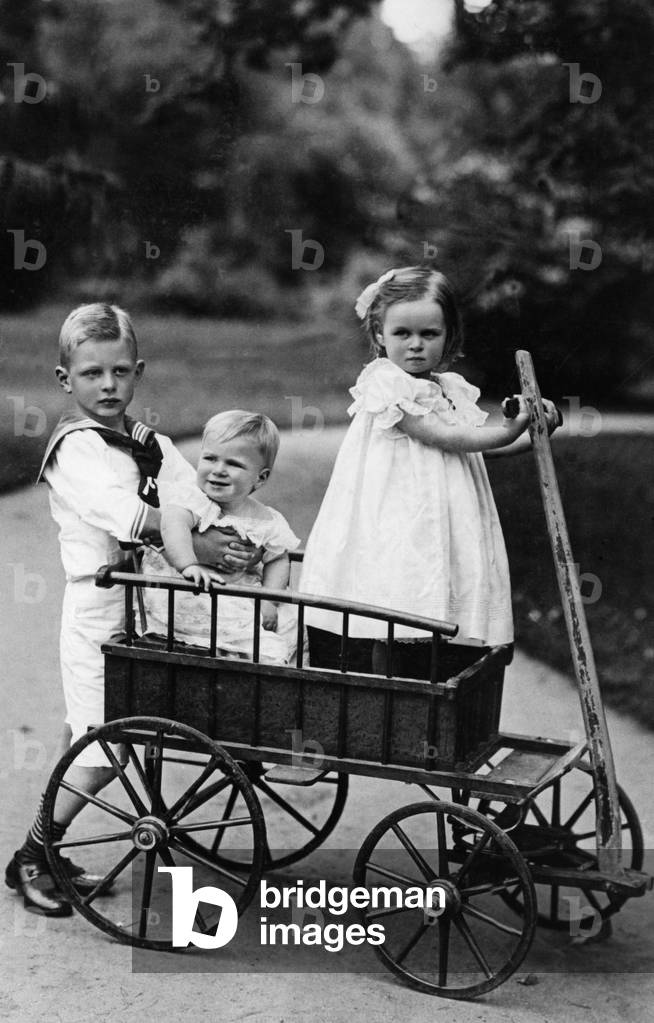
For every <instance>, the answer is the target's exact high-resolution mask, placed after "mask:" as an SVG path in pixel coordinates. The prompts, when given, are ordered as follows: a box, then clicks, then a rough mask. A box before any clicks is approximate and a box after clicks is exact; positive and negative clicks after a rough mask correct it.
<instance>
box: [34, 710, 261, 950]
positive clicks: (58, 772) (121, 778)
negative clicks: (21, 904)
mask: <svg viewBox="0 0 654 1023" xmlns="http://www.w3.org/2000/svg"><path fill="white" fill-rule="evenodd" d="M110 743H111V744H114V743H122V744H124V748H125V750H126V756H127V763H126V764H125V766H121V764H120V763H119V759H118V758H117V756H116V752H115V750H114V749H113V748H112V746H111V745H110ZM180 745H183V747H184V748H185V749H186V748H188V749H189V750H190V751H191V752H189V754H188V760H187V763H186V770H185V771H184V772H183V773H182V774H180V772H179V771H178V770H177V769H174V770H171V769H170V765H168V764H167V763H166V760H165V757H166V755H167V753H168V751H169V750H171V749H178V748H179V747H180ZM90 746H93V747H94V752H97V753H98V754H99V755H100V756H102V755H103V754H104V756H105V758H106V764H107V766H110V765H111V766H112V767H113V769H114V774H115V777H114V779H113V780H112V781H111V782H110V784H109V785H108V786H107V787H106V788H104V789H103V790H102V791H101V792H99V793H98V795H96V796H92V795H89V794H88V793H86V792H84V791H83V790H82V789H80V788H79V786H78V778H77V777H76V775H77V772H78V770H79V768H76V767H75V766H74V761H75V759H76V757H77V756H79V754H80V753H81V752H82V750H86V749H87V748H88V747H90ZM139 747H143V753H144V757H145V762H146V763H149V764H150V765H152V766H151V769H149V770H148V771H146V770H145V769H144V767H143V764H142V762H141V759H140V757H139V753H140V749H139ZM195 755H197V756H198V757H199V759H198V761H197V762H195V761H194V759H193V757H194V756H195ZM120 759H123V758H122V757H121V758H120ZM193 763H195V767H194V768H193V769H190V767H189V765H191V764H193ZM226 790H230V791H232V790H234V791H237V792H238V793H239V799H240V805H241V807H242V813H241V814H240V816H239V817H236V816H232V817H231V818H230V819H229V820H228V821H225V820H224V819H223V817H222V815H221V812H220V809H217V808H216V798H217V797H219V796H220V794H221V793H223V792H224V791H226ZM63 792H69V793H74V794H77V795H78V796H79V797H80V798H81V799H83V801H84V804H85V805H84V806H83V808H82V810H81V811H80V813H79V814H78V816H77V817H76V818H75V820H74V821H73V824H72V825H71V827H70V828H69V830H68V831H67V832H66V834H65V836H64V838H63V840H62V841H60V842H52V841H51V837H50V836H51V825H52V815H53V809H54V806H55V802H56V799H57V796H58V794H59V793H63ZM44 814H45V822H46V823H45V831H46V835H45V846H46V852H47V854H48V860H49V862H50V867H51V870H52V874H53V877H54V878H55V880H56V882H57V885H58V887H59V888H60V889H61V891H62V892H63V893H64V895H65V896H66V898H67V899H69V901H70V902H71V904H72V905H73V906H74V908H75V909H77V910H78V911H79V912H80V913H81V914H82V916H84V917H86V919H87V920H90V922H91V923H93V924H95V926H96V927H99V928H100V929H101V930H103V931H106V932H107V933H108V934H111V935H112V936H113V937H114V938H116V939H117V940H118V941H121V942H124V943H125V944H131V945H135V946H137V947H139V948H151V949H170V948H171V947H172V920H171V883H172V878H171V875H170V874H168V873H159V871H158V868H159V867H176V866H192V867H194V874H193V887H194V889H197V888H199V887H202V886H203V885H212V886H214V887H217V888H221V889H222V890H223V891H225V892H227V893H228V894H229V895H230V896H231V898H232V899H233V900H234V902H235V903H236V908H237V910H238V912H239V914H241V913H242V912H243V910H244V909H245V908H246V906H247V905H248V903H249V902H250V901H251V899H252V897H253V896H254V894H255V892H256V891H257V887H258V884H259V880H260V878H261V874H262V870H263V863H264V857H265V850H266V831H265V824H264V820H263V814H262V812H261V807H260V805H259V801H258V799H257V797H256V795H255V793H254V791H253V789H252V785H251V784H250V782H249V781H248V779H247V778H246V777H245V775H244V774H243V772H242V771H241V769H240V767H239V766H238V764H236V763H235V761H234V760H233V759H232V758H231V757H230V756H229V755H228V754H227V753H226V752H225V751H224V750H223V749H222V748H221V747H220V746H219V745H218V744H217V743H215V742H213V741H212V740H211V739H208V738H207V737H206V736H205V735H203V734H202V733H201V732H198V731H196V730H195V729H194V728H189V727H187V726H186V725H182V724H179V723H177V722H174V721H169V720H166V719H163V718H124V719H121V720H119V721H113V722H110V723H109V724H105V725H102V726H101V727H100V728H97V729H94V730H92V731H90V732H88V733H87V735H85V736H84V737H83V738H81V739H79V740H78V742H76V743H74V745H73V746H71V748H70V750H69V751H68V752H67V753H66V755H65V756H64V757H63V758H62V759H61V760H60V761H59V763H58V764H57V766H56V768H55V770H54V772H53V774H52V777H51V779H50V782H49V784H48V787H47V790H46V793H45V801H44ZM226 830H229V831H230V833H234V834H236V833H238V841H239V842H240V843H242V844H243V845H244V846H245V847H247V848H248V849H249V856H248V863H249V868H248V871H247V872H246V873H236V872H234V871H230V870H227V869H226V868H224V867H221V866H220V865H219V864H217V863H216V862H215V860H212V859H210V858H209V857H207V856H206V855H204V854H203V853H202V852H199V851H198V850H197V849H195V848H191V847H190V845H189V842H188V838H189V836H191V835H196V834H202V835H204V834H207V835H215V834H217V833H222V832H223V831H226ZM69 851H70V853H71V854H73V855H74V857H75V858H76V859H77V858H79V859H80V860H82V859H83V865H84V867H85V869H86V870H87V871H89V872H91V873H93V874H95V875H98V876H99V877H100V878H101V879H102V880H101V881H100V882H99V883H98V885H97V886H96V888H95V889H94V890H93V891H91V892H89V893H87V894H84V895H82V894H81V893H80V892H78V891H77V889H76V888H75V887H74V885H73V884H72V882H71V880H70V878H69V873H68V871H67V870H66V867H65V861H64V860H63V858H62V857H61V856H60V854H66V855H67V854H68V852H69ZM219 912H220V910H219V909H218V908H216V907H212V912H211V913H209V912H205V911H204V910H203V911H202V912H200V909H199V908H198V912H197V914H196V920H195V930H197V931H199V932H200V933H205V934H207V933H215V930H216V926H217V923H218V914H219Z"/></svg>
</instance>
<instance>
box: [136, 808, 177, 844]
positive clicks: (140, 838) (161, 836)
mask: <svg viewBox="0 0 654 1023" xmlns="http://www.w3.org/2000/svg"><path fill="white" fill-rule="evenodd" d="M168 838H169V832H168V828H167V827H166V825H165V824H164V822H163V821H162V820H161V819H160V818H159V817H153V816H150V815H148V816H145V817H141V819H140V820H138V821H137V822H136V824H135V825H134V826H133V828H132V842H133V843H134V848H135V849H140V850H142V851H143V852H153V851H154V850H155V849H159V848H160V847H162V846H164V847H165V846H167V845H168Z"/></svg>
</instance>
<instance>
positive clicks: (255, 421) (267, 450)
mask: <svg viewBox="0 0 654 1023" xmlns="http://www.w3.org/2000/svg"><path fill="white" fill-rule="evenodd" d="M209 434H211V436H212V437H215V438H216V439H217V440H219V441H227V440H234V439H235V438H236V437H250V438H251V439H252V441H253V442H254V443H255V444H256V445H257V447H258V448H259V451H260V452H261V454H262V455H263V457H264V459H265V462H266V468H268V469H272V467H273V465H274V464H275V458H276V457H277V452H278V451H279V430H278V429H277V427H276V426H275V424H274V423H273V421H272V419H269V418H268V416H264V415H263V414H262V413H261V412H245V411H244V410H243V409H240V408H236V409H230V410H229V411H228V412H219V413H218V414H217V415H215V416H212V417H211V419H210V420H209V422H208V423H207V425H206V426H205V428H204V433H203V434H202V443H203V444H204V441H205V438H206V437H207V436H208V435H209Z"/></svg>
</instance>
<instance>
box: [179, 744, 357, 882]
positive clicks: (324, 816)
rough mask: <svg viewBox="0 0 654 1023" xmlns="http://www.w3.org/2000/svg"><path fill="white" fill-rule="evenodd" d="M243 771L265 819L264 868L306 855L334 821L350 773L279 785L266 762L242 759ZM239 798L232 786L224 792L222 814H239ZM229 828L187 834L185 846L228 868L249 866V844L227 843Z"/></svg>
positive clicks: (280, 865) (237, 791) (343, 804)
mask: <svg viewBox="0 0 654 1023" xmlns="http://www.w3.org/2000/svg"><path fill="white" fill-rule="evenodd" d="M239 766H240V767H241V769H242V771H243V773H244V774H245V775H246V777H247V778H248V779H249V781H250V782H251V784H252V786H253V788H254V789H255V790H256V793H257V796H258V798H259V802H260V804H261V809H262V811H263V814H264V818H265V821H266V836H267V846H266V857H265V861H264V867H263V869H264V871H269V870H277V869H280V868H281V867H287V866H289V865H290V864H291V863H297V861H298V860H301V859H303V858H304V857H305V856H308V855H309V853H311V852H313V851H314V849H317V848H318V847H319V846H320V845H322V843H323V842H324V841H325V839H326V838H327V837H328V836H329V835H330V834H331V833H332V831H333V830H334V828H335V827H336V825H337V824H338V822H339V820H340V818H341V814H342V813H343V808H344V806H345V801H346V798H347V791H348V776H347V775H346V774H336V773H334V772H332V773H330V774H327V775H325V777H324V778H321V779H319V780H318V781H316V782H315V783H314V784H312V785H309V786H301V785H278V784H274V783H272V782H269V781H267V780H266V778H265V773H266V771H267V770H268V769H269V767H271V766H272V765H270V764H261V763H258V762H256V761H252V760H251V761H245V762H243V763H240V764H239ZM242 812H243V802H242V798H241V796H240V793H239V790H238V788H237V787H236V786H233V787H231V788H227V789H226V790H225V792H224V793H223V794H222V810H221V813H222V816H223V817H224V819H225V820H230V819H232V818H233V817H239V816H241V815H242ZM231 838H232V835H231V833H230V832H228V831H224V830H223V831H217V832H215V833H210V832H208V833H205V834H203V833H201V832H198V833H197V835H195V836H193V837H190V836H189V837H187V838H186V839H185V843H186V845H187V846H188V848H189V849H191V850H195V851H198V852H202V854H203V855H204V856H206V857H208V858H209V859H211V860H212V861H213V862H215V863H216V864H218V865H219V866H221V867H227V868H228V869H230V870H245V869H248V868H249V866H250V864H251V862H252V857H251V853H250V851H249V850H248V849H244V848H237V847H235V846H234V845H233V843H230V839H231Z"/></svg>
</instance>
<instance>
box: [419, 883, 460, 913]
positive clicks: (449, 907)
mask: <svg viewBox="0 0 654 1023" xmlns="http://www.w3.org/2000/svg"><path fill="white" fill-rule="evenodd" d="M432 887H438V888H440V889H441V890H442V892H443V895H444V903H443V908H442V909H441V908H440V903H438V902H437V903H436V904H435V905H434V906H433V908H432V910H431V911H430V910H428V909H425V918H427V917H429V918H433V920H437V919H438V917H439V916H447V917H449V918H450V919H451V918H452V917H454V916H459V915H460V913H461V905H462V900H461V894H460V892H459V889H458V888H457V887H456V885H455V884H452V882H451V881H448V880H447V879H446V878H441V877H439V878H437V879H436V880H435V881H434V882H433V885H432Z"/></svg>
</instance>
